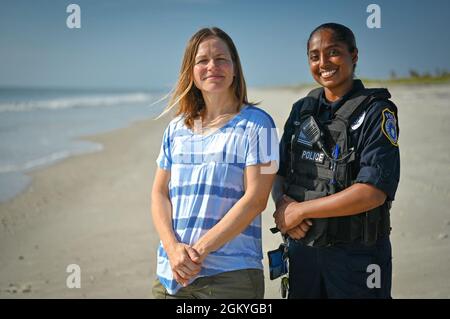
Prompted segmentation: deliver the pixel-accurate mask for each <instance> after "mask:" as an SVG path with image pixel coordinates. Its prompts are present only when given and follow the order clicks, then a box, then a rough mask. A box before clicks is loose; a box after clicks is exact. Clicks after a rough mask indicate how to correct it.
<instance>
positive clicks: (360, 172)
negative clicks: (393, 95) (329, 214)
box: [278, 80, 400, 298]
mask: <svg viewBox="0 0 450 319" xmlns="http://www.w3.org/2000/svg"><path fill="white" fill-rule="evenodd" d="M389 97H390V94H389V93H388V91H387V90H385V89H365V88H364V86H363V84H362V82H361V81H359V80H354V83H353V87H352V89H351V91H350V92H349V93H347V94H346V95H345V96H344V97H342V98H341V99H340V100H338V101H336V102H333V103H328V102H327V101H326V99H325V96H324V92H323V88H320V89H316V90H314V91H312V92H311V93H310V94H309V95H308V96H307V97H305V98H303V99H301V100H299V101H297V102H296V103H295V104H294V106H293V108H292V111H291V114H290V115H289V118H288V120H287V122H286V124H285V127H284V133H283V137H282V139H281V143H280V169H279V171H278V175H280V176H283V177H285V178H286V179H285V180H286V183H285V193H287V195H289V196H291V197H293V198H294V199H296V200H297V201H303V200H311V199H315V198H320V197H323V196H327V195H330V194H332V193H335V192H338V191H341V190H343V189H345V188H347V187H349V186H351V185H352V184H353V183H368V184H371V185H373V186H375V187H376V188H378V189H380V190H382V191H383V192H384V193H385V194H386V195H387V200H386V202H385V203H384V204H383V205H382V206H380V207H377V208H376V209H374V210H373V211H370V212H364V213H361V214H357V215H353V216H346V217H333V218H327V219H313V220H312V222H313V226H312V227H311V229H310V230H309V231H308V232H307V235H306V237H305V238H303V239H302V240H298V241H297V240H292V239H289V252H288V255H289V298H390V297H391V295H390V291H391V277H392V263H391V244H390V240H389V233H390V219H389V209H390V203H391V202H392V201H393V200H394V197H395V192H396V190H397V185H398V182H399V179H400V155H399V149H398V144H397V141H398V134H399V129H398V121H397V118H398V117H397V108H396V106H395V105H394V104H393V103H392V102H391V101H390V100H389ZM310 117H313V118H314V119H315V120H316V121H317V122H318V123H319V126H320V130H321V131H322V133H323V136H322V139H323V142H322V145H321V144H319V146H322V148H321V149H320V148H318V147H317V145H311V143H309V145H308V137H307V136H305V134H304V131H305V125H304V123H306V122H308V121H307V120H306V119H309V118H310ZM339 125H340V126H339ZM306 127H307V129H308V126H307V125H306ZM302 131H303V133H302ZM306 135H308V134H306ZM336 145H337V146H336Z"/></svg>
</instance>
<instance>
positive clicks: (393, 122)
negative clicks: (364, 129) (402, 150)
mask: <svg viewBox="0 0 450 319" xmlns="http://www.w3.org/2000/svg"><path fill="white" fill-rule="evenodd" d="M381 131H382V132H383V134H384V135H386V137H387V138H388V140H389V142H391V144H392V145H394V146H398V144H397V140H398V135H397V119H396V118H395V114H394V112H392V111H390V110H389V109H384V110H383V122H382V123H381Z"/></svg>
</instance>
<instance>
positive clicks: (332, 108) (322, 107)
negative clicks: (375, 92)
mask: <svg viewBox="0 0 450 319" xmlns="http://www.w3.org/2000/svg"><path fill="white" fill-rule="evenodd" d="M361 89H364V85H363V83H362V82H361V80H353V86H352V88H351V90H350V91H348V93H347V94H345V95H344V96H343V97H341V98H340V99H339V100H337V101H334V102H328V101H327V100H326V98H325V91H322V93H321V94H320V98H319V117H321V115H322V114H320V113H322V112H324V111H325V112H327V113H328V112H330V113H329V116H330V118H331V115H332V114H334V113H335V112H336V111H337V110H338V108H339V107H340V106H341V105H342V104H344V102H345V101H347V100H348V99H349V98H350V97H351V96H352V95H353V94H354V93H355V92H357V91H359V90H361Z"/></svg>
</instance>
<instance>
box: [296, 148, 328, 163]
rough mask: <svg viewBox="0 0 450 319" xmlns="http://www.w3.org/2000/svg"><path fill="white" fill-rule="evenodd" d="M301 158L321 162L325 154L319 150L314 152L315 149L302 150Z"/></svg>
mask: <svg viewBox="0 0 450 319" xmlns="http://www.w3.org/2000/svg"><path fill="white" fill-rule="evenodd" d="M301 159H302V160H305V161H311V162H315V163H320V164H323V161H324V159H325V154H324V153H321V152H315V151H305V150H304V151H303V152H302V157H301Z"/></svg>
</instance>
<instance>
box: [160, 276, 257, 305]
mask: <svg viewBox="0 0 450 319" xmlns="http://www.w3.org/2000/svg"><path fill="white" fill-rule="evenodd" d="M153 296H154V297H155V298H156V299H263V298H264V273H263V271H262V270H261V269H242V270H235V271H228V272H224V273H220V274H217V275H214V276H208V277H200V278H197V279H196V280H195V281H194V282H193V283H191V284H190V285H189V286H187V287H183V288H181V289H180V290H178V291H177V293H176V294H175V295H170V294H169V293H168V292H167V290H166V289H165V288H164V286H163V285H162V284H161V283H160V281H159V280H158V279H156V280H155V282H154V284H153Z"/></svg>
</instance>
